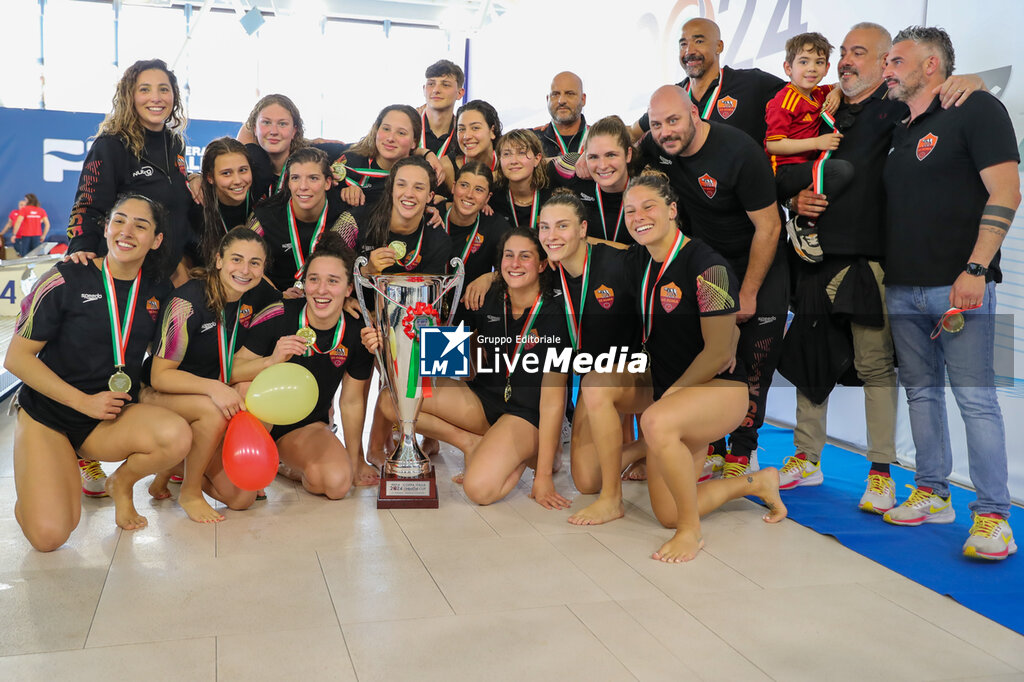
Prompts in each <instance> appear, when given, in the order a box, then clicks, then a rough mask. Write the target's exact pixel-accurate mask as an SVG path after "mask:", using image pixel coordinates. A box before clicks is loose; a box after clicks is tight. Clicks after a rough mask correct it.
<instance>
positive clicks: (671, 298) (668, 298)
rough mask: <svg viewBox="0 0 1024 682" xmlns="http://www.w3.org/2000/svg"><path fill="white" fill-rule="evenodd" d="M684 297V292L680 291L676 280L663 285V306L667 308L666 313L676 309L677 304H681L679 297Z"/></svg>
mask: <svg viewBox="0 0 1024 682" xmlns="http://www.w3.org/2000/svg"><path fill="white" fill-rule="evenodd" d="M682 297H683V292H682V291H680V289H679V287H678V286H677V285H676V283H675V282H669V283H668V284H666V285H664V286H663V287H661V307H662V308H664V309H665V312H666V313H670V312H672V311H673V310H675V309H676V306H677V305H679V299H680V298H682Z"/></svg>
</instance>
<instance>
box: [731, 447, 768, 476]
mask: <svg viewBox="0 0 1024 682" xmlns="http://www.w3.org/2000/svg"><path fill="white" fill-rule="evenodd" d="M760 468H761V466H760V465H759V464H758V463H757V452H751V453H750V457H739V456H736V455H733V454H732V453H731V452H730V453H729V454H728V455H726V457H725V466H724V467H722V478H736V477H737V476H746V475H747V474H752V473H754V472H755V471H758V470H760Z"/></svg>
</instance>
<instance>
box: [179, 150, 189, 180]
mask: <svg viewBox="0 0 1024 682" xmlns="http://www.w3.org/2000/svg"><path fill="white" fill-rule="evenodd" d="M177 166H178V170H179V171H180V172H181V174H182V175H184V176H185V177H186V178H187V177H188V167H187V166H186V165H185V157H184V156H182V155H181V154H178V161H177Z"/></svg>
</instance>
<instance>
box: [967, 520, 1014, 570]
mask: <svg viewBox="0 0 1024 682" xmlns="http://www.w3.org/2000/svg"><path fill="white" fill-rule="evenodd" d="M1016 551H1017V543H1016V542H1014V541H1013V531H1012V530H1010V524H1009V523H1007V522H1006V519H1003V518H992V517H991V516H982V515H981V514H975V515H974V525H972V526H971V535H970V537H968V538H967V542H965V543H964V556H969V557H973V558H975V559H988V560H990V561H1001V560H1002V559H1005V558H1006V557H1008V556H1010V555H1011V554H1013V553H1014V552H1016Z"/></svg>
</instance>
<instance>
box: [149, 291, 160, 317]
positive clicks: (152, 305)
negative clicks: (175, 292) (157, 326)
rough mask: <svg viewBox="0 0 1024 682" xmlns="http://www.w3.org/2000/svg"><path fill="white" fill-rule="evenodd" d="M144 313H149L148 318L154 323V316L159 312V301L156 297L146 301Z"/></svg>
mask: <svg viewBox="0 0 1024 682" xmlns="http://www.w3.org/2000/svg"><path fill="white" fill-rule="evenodd" d="M146 312H147V313H149V316H150V317H151V318H153V321H154V322H155V321H156V316H157V314H158V313H159V312H160V299H158V298H157V297H156V296H153V297H152V298H150V299H149V300H148V301H146Z"/></svg>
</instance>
